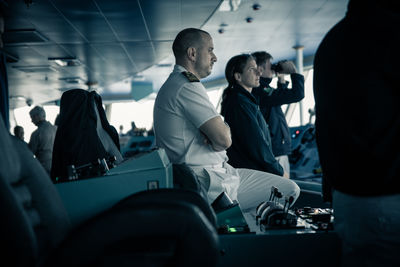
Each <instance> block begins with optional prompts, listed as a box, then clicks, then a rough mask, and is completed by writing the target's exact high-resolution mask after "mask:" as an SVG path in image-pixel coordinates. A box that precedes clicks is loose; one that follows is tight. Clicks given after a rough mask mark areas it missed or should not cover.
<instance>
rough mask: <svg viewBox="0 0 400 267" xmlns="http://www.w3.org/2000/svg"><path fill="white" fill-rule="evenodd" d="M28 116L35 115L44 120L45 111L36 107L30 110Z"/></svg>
mask: <svg viewBox="0 0 400 267" xmlns="http://www.w3.org/2000/svg"><path fill="white" fill-rule="evenodd" d="M29 115H31V117H32V116H34V115H37V116H39V118H41V119H43V120H44V119H46V111H44V109H43V108H42V107H40V106H36V107H34V108H33V109H31V111H29Z"/></svg>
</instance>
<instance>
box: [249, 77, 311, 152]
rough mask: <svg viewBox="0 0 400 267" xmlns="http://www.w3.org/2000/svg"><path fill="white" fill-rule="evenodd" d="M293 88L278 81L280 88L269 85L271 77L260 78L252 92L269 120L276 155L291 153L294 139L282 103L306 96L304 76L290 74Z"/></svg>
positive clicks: (265, 117)
mask: <svg viewBox="0 0 400 267" xmlns="http://www.w3.org/2000/svg"><path fill="white" fill-rule="evenodd" d="M290 77H291V80H292V89H289V88H288V82H286V84H282V83H278V89H273V88H272V87H270V86H269V83H270V82H271V79H267V78H263V77H261V78H260V86H259V87H257V88H254V89H253V91H252V94H253V95H254V96H255V97H256V98H257V100H258V101H259V104H260V110H261V113H262V114H263V116H264V119H265V121H266V122H267V124H268V126H269V130H270V134H271V140H272V151H273V152H274V155H275V156H276V157H277V156H282V155H289V154H290V153H291V150H292V147H291V143H292V139H291V136H290V132H289V126H288V124H287V122H286V118H285V115H284V114H283V112H282V108H281V106H282V105H285V104H290V103H295V102H298V101H300V100H302V99H303V98H304V76H303V75H301V74H297V73H293V74H291V75H290Z"/></svg>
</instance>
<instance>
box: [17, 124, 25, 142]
mask: <svg viewBox="0 0 400 267" xmlns="http://www.w3.org/2000/svg"><path fill="white" fill-rule="evenodd" d="M14 135H15V136H16V137H18V138H19V139H21V140H22V141H25V140H24V139H25V137H24V135H25V132H24V128H23V127H22V126H19V125H17V126H15V127H14Z"/></svg>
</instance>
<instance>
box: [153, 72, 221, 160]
mask: <svg viewBox="0 0 400 267" xmlns="http://www.w3.org/2000/svg"><path fill="white" fill-rule="evenodd" d="M184 71H186V69H185V68H183V67H182V66H179V65H175V67H174V70H173V72H172V73H171V74H170V76H169V77H168V79H167V81H166V82H165V83H164V85H163V86H162V87H161V89H160V91H159V92H158V95H157V98H156V101H155V104H154V132H155V137H156V144H157V146H159V147H162V148H164V149H165V150H166V153H167V155H168V158H169V159H170V161H171V162H172V163H183V162H185V163H186V164H187V165H189V166H192V167H201V166H204V167H206V166H212V165H222V163H223V162H225V161H227V159H228V158H227V156H226V152H225V151H221V152H216V151H215V150H214V149H213V148H212V147H211V145H206V144H204V139H205V137H204V135H203V134H202V133H201V131H200V129H199V127H200V126H201V125H203V124H204V123H205V122H206V121H208V120H210V119H212V118H214V117H216V116H220V115H219V113H218V112H217V110H216V109H215V107H214V106H213V104H212V103H211V102H210V100H209V98H208V95H207V92H206V89H205V88H204V86H203V85H202V84H201V83H200V82H190V81H189V80H188V78H186V76H184V75H183V74H182V72H184Z"/></svg>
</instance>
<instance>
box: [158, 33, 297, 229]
mask: <svg viewBox="0 0 400 267" xmlns="http://www.w3.org/2000/svg"><path fill="white" fill-rule="evenodd" d="M172 49H173V52H174V56H175V60H176V65H175V67H174V70H173V72H172V73H171V74H170V76H169V77H168V79H167V81H166V82H165V83H164V85H163V86H162V87H161V89H160V91H159V93H158V95H157V98H156V101H155V105H154V131H155V137H156V144H157V146H159V147H162V148H164V149H165V150H166V153H167V155H168V157H169V159H170V161H171V162H172V163H178V164H179V163H186V164H187V165H188V166H190V167H191V168H192V169H193V170H194V172H195V173H196V174H197V176H198V179H199V182H200V184H201V185H202V187H203V188H204V189H205V190H206V192H207V193H208V201H209V203H212V202H213V201H214V200H215V199H216V198H217V197H218V195H219V194H221V192H226V193H227V195H228V196H229V197H230V198H231V199H232V200H237V201H238V203H239V206H240V208H241V210H242V212H243V215H244V217H245V219H246V222H247V223H248V225H249V227H250V230H252V231H255V230H256V224H255V212H256V207H257V206H258V205H259V204H260V203H261V202H262V201H265V200H267V199H268V198H269V194H270V191H271V190H270V189H271V186H275V187H277V188H278V189H279V191H280V192H282V194H283V195H284V196H293V198H294V200H296V199H297V198H298V196H299V193H300V189H299V187H298V186H297V185H296V184H295V183H294V182H293V181H291V180H289V179H286V178H283V177H281V176H277V175H273V174H270V173H265V172H260V171H256V170H250V169H235V168H233V167H232V166H230V165H229V164H227V163H226V162H227V160H228V157H227V155H226V151H225V150H226V149H227V148H228V147H230V145H231V143H232V140H231V134H230V129H229V126H228V125H226V124H225V123H224V121H223V120H222V118H221V116H220V114H219V113H218V112H217V110H216V109H215V107H214V106H213V104H212V103H211V102H210V100H209V98H208V95H207V92H206V89H205V88H204V86H203V85H202V84H201V83H200V81H199V79H202V78H205V77H207V76H208V75H210V73H211V70H212V67H213V64H214V63H215V62H216V61H217V57H216V56H215V54H214V51H213V50H214V46H213V41H212V38H211V36H210V35H209V34H208V33H207V32H205V31H203V30H200V29H194V28H189V29H185V30H182V31H181V32H180V33H179V34H178V35H177V36H176V38H175V40H174V43H173V46H172ZM249 138H251V137H249ZM293 203H294V201H293Z"/></svg>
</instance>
